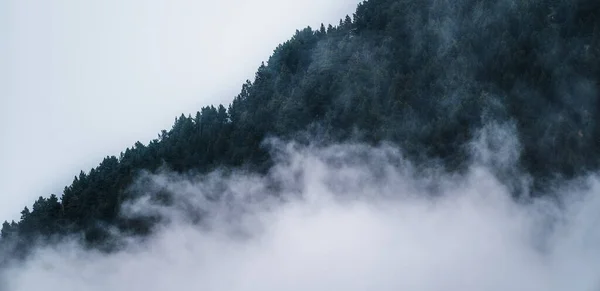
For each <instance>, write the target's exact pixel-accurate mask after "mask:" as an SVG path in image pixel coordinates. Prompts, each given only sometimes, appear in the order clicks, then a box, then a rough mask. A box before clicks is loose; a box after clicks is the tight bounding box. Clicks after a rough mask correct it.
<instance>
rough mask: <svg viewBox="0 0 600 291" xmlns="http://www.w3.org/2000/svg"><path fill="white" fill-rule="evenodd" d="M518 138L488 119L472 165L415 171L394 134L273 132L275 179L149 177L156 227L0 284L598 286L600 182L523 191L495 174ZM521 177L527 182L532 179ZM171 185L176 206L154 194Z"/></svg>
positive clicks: (146, 209) (45, 259) (143, 193)
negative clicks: (114, 247)
mask: <svg viewBox="0 0 600 291" xmlns="http://www.w3.org/2000/svg"><path fill="white" fill-rule="evenodd" d="M498 136H501V137H502V138H494V137H498ZM512 136H513V135H512V132H511V127H510V126H490V127H488V128H487V129H486V130H483V131H482V132H481V134H480V135H479V139H478V140H475V141H474V142H473V143H472V149H473V150H472V155H471V156H472V163H471V165H472V166H471V167H470V168H469V170H468V171H466V172H464V173H462V174H446V173H443V172H442V171H440V170H439V169H438V168H436V167H430V168H428V169H425V170H422V169H419V170H417V169H416V168H414V167H412V165H411V164H410V163H409V162H408V161H407V160H405V159H404V158H403V156H402V150H401V149H398V148H395V147H394V146H390V145H382V146H379V147H369V146H365V145H361V144H338V145H331V146H318V145H312V146H300V145H297V144H294V143H286V142H283V141H279V140H272V141H269V142H268V143H267V144H268V145H270V146H271V149H272V154H273V155H274V156H275V159H276V161H277V163H276V165H275V167H274V168H273V170H272V171H271V172H270V173H269V174H267V175H265V176H260V175H256V174H251V173H246V172H233V173H229V172H227V173H226V172H219V171H216V172H213V173H210V174H208V175H204V176H195V175H179V174H174V173H172V172H170V171H168V170H167V169H165V170H163V171H161V172H159V173H155V174H150V173H146V174H142V175H141V176H140V177H139V179H138V180H137V181H138V182H137V183H135V184H134V185H133V186H132V189H131V190H132V191H134V192H136V193H138V194H140V196H139V197H140V198H139V199H138V200H136V201H134V202H132V203H129V204H127V205H125V206H124V208H123V215H127V216H148V215H153V216H159V217H161V218H162V220H161V221H162V223H161V224H160V227H159V228H158V229H157V231H156V232H155V235H153V236H151V237H150V238H149V239H148V240H145V241H136V240H133V241H130V242H129V244H128V246H127V247H126V248H125V249H124V250H123V251H121V252H117V253H114V254H110V255H106V254H101V253H97V252H91V251H84V250H82V249H81V248H80V247H78V244H77V243H76V241H71V242H69V243H64V244H61V245H58V246H51V247H46V248H42V249H38V250H37V251H36V252H35V253H34V255H33V256H32V257H31V259H29V260H27V261H26V262H25V263H23V264H19V265H13V266H12V267H11V268H10V269H9V270H8V271H7V272H6V273H5V274H4V275H5V276H4V282H5V283H6V284H5V286H3V287H4V288H5V290H37V289H40V288H43V289H44V290H49V291H53V290H61V291H70V290H74V291H75V290H117V291H118V290H128V291H136V290H144V291H153V290H177V289H181V288H186V289H190V288H191V289H198V290H416V291H424V290H465V291H476V290H477V291H479V290H527V291H534V290H540V291H541V290H543V291H552V290H574V291H579V290H581V291H583V290H598V288H600V276H599V273H598V270H600V260H598V258H600V256H599V255H600V232H599V231H598V222H599V220H600V214H599V213H598V211H596V210H597V209H598V207H600V199H599V197H598V195H597V193H598V191H600V180H599V179H598V177H597V176H596V175H590V176H589V177H582V178H581V179H580V180H579V181H577V182H576V183H575V182H574V183H571V184H564V185H562V186H561V187H560V188H557V189H554V192H553V193H548V195H547V196H546V197H547V198H535V199H520V200H518V199H513V198H512V197H511V195H510V193H509V191H508V189H509V188H510V187H513V186H514V185H508V184H505V183H504V182H500V180H499V179H497V178H496V176H495V174H494V173H497V172H499V171H498V169H499V167H498V165H500V167H501V168H503V170H504V171H508V170H509V169H510V168H514V160H515V159H516V156H518V153H519V151H518V143H517V142H516V140H515V139H514V138H512ZM514 169H516V168H514ZM515 171H516V170H515ZM516 180H520V181H521V182H522V184H521V185H522V187H523V188H524V191H525V192H526V188H527V180H528V179H527V178H526V177H523V176H519V177H518V178H515V180H513V182H514V181H516ZM511 183H512V182H511ZM164 191H166V192H167V193H170V195H172V198H173V203H171V204H169V205H168V206H165V205H161V204H157V203H155V202H152V201H154V200H153V199H151V198H152V197H153V196H155V195H158V193H159V192H163V193H164ZM550 197H553V198H550ZM198 217H200V218H201V220H200V222H198V220H197V219H194V218H198ZM0 288H1V287H0Z"/></svg>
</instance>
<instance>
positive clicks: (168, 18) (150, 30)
mask: <svg viewBox="0 0 600 291" xmlns="http://www.w3.org/2000/svg"><path fill="white" fill-rule="evenodd" d="M358 2H359V1H358V0H328V1H320V0H302V1H298V0H252V1H250V0H219V1H184V0H177V1H174V0H169V1H155V0H130V1H120V0H104V1H61V0H55V1H45V0H19V1H1V2H0V220H4V219H17V218H18V217H19V212H20V210H22V208H23V207H24V206H25V205H28V206H31V204H32V203H33V200H34V199H35V198H36V197H38V196H40V195H42V196H48V195H49V194H51V193H55V194H57V195H59V196H60V195H61V194H62V189H63V187H64V186H66V185H68V184H70V182H71V181H72V179H73V176H74V175H76V174H78V173H79V171H80V170H82V169H83V170H85V171H88V170H89V169H90V168H91V167H94V166H96V165H97V164H98V163H99V162H100V161H101V160H102V158H103V157H104V156H106V155H118V154H119V152H120V151H122V150H124V149H125V148H126V147H128V146H131V145H132V144H133V143H134V142H135V141H138V140H139V141H142V142H143V143H147V142H148V141H149V140H151V139H153V138H155V137H156V136H157V134H158V132H159V131H160V130H161V129H168V128H169V127H170V126H171V125H172V122H173V120H174V118H175V116H177V115H179V114H181V113H186V114H187V113H193V112H195V111H197V110H198V109H200V107H201V106H204V105H209V104H213V103H214V104H217V103H226V104H228V103H229V101H230V100H232V98H233V96H234V95H236V94H237V93H238V92H239V89H240V88H241V84H242V82H243V81H244V80H246V79H251V78H252V77H253V75H254V72H255V70H256V68H257V67H258V65H259V64H260V62H261V61H266V60H267V59H268V57H269V55H270V54H271V53H272V51H273V49H274V48H275V47H276V46H277V44H279V43H281V42H283V41H285V40H287V39H288V38H289V37H291V36H292V35H293V33H294V31H295V30H296V29H299V28H302V27H305V26H307V25H311V26H312V27H313V28H317V27H318V25H319V24H320V23H321V22H323V23H325V24H327V23H337V21H338V20H339V19H340V18H341V17H343V16H345V15H346V14H350V15H351V14H352V12H354V9H355V8H356V4H357V3H358Z"/></svg>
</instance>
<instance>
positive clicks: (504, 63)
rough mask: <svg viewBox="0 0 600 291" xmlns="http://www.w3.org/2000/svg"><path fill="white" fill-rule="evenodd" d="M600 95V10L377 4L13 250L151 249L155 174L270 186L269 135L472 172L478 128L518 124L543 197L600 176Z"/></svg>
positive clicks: (562, 3) (332, 28) (407, 1)
mask: <svg viewBox="0 0 600 291" xmlns="http://www.w3.org/2000/svg"><path fill="white" fill-rule="evenodd" d="M599 81H600V2H598V1H596V0H537V1H533V0H531V1H529V0H528V1H512V0H499V1H483V0H369V1H364V2H362V3H360V4H359V5H358V7H357V9H356V12H355V13H354V14H353V15H352V16H346V17H344V18H342V19H341V20H340V22H339V23H338V24H336V25H327V26H326V25H321V27H319V28H316V29H314V28H311V27H307V28H304V29H302V30H298V31H296V33H295V34H294V35H293V36H292V37H291V39H289V40H288V41H286V42H285V43H283V44H281V45H279V46H278V47H277V48H276V49H275V50H274V51H273V53H272V55H271V56H270V58H269V59H268V61H267V62H266V63H263V64H261V65H260V66H259V67H258V70H257V72H256V75H255V78H254V80H253V81H250V80H248V81H247V82H246V83H245V84H243V85H242V87H241V91H240V93H239V94H238V95H237V96H235V98H234V99H233V101H232V102H231V104H229V105H228V106H224V105H218V106H216V107H215V106H207V107H204V108H201V110H200V111H198V112H197V113H196V114H195V116H185V115H181V116H180V117H177V118H176V119H175V122H174V124H173V126H172V128H171V129H170V130H162V131H161V132H160V134H159V135H158V137H157V138H156V139H154V140H152V141H150V142H149V143H148V144H143V143H141V142H136V143H135V144H134V145H133V146H132V147H131V148H127V149H126V150H125V151H124V152H122V153H120V155H119V156H110V157H106V158H105V159H104V160H103V161H102V162H101V163H100V164H99V165H98V166H97V167H96V168H94V169H91V170H90V171H88V172H84V171H82V172H81V173H79V175H77V176H75V178H74V180H73V183H72V184H71V185H68V186H66V187H65V188H64V191H63V193H61V194H60V195H55V194H52V195H49V196H48V195H46V194H44V195H46V196H45V197H44V196H41V197H39V199H38V200H37V201H35V203H33V206H32V208H31V209H30V208H29V207H25V208H24V209H23V210H22V211H21V219H20V221H18V222H14V221H13V222H4V224H3V225H2V231H1V240H0V245H3V246H4V247H5V248H8V246H9V245H10V246H11V247H16V250H19V251H21V253H24V252H25V250H27V249H28V246H29V245H30V242H32V241H34V239H38V238H43V239H44V240H53V239H59V238H60V237H63V236H65V235H68V234H78V233H81V234H82V235H83V237H84V241H86V242H88V243H89V244H90V245H91V246H107V245H110V242H111V236H110V234H109V233H108V232H107V231H106V230H105V229H106V226H112V227H115V228H117V229H119V230H120V231H122V232H123V233H130V234H136V235H143V234H146V233H148V232H150V231H151V230H152V222H151V221H147V220H136V219H133V218H124V217H121V216H119V209H120V205H122V203H123V202H124V201H127V200H128V199H131V198H132V196H133V195H135V194H134V193H130V192H129V191H127V189H128V186H129V185H131V184H132V183H133V181H134V180H135V178H136V175H137V174H138V173H139V172H140V171H141V170H147V171H150V172H153V171H157V170H158V169H160V168H161V167H168V168H169V169H170V170H173V171H176V172H179V173H190V172H193V173H206V172H208V171H211V170H214V169H216V168H217V167H219V168H245V169H248V170H250V171H256V172H264V171H267V170H268V169H269V166H270V165H271V159H270V156H269V151H268V150H267V149H266V148H265V147H264V146H262V142H263V141H264V140H265V138H267V137H270V136H276V137H280V138H283V139H294V140H299V141H300V142H303V141H309V140H319V141H320V142H322V143H331V142H339V141H348V140H353V141H361V142H367V143H371V144H377V143H380V142H384V141H385V142H392V143H394V144H396V145H398V146H399V147H401V148H402V149H403V150H404V151H405V153H406V155H407V157H408V158H409V159H411V160H412V161H414V162H415V163H417V164H424V163H426V162H427V161H436V163H439V164H441V165H443V167H445V169H446V170H447V171H460V170H461V169H462V168H463V167H464V166H465V165H466V163H468V159H467V156H468V149H467V147H466V146H465V145H466V143H467V142H468V141H470V140H471V139H472V138H473V137H474V134H475V132H476V131H477V130H478V129H479V128H481V127H482V126H483V125H484V124H486V123H487V122H490V121H500V122H504V121H508V122H514V124H515V127H516V129H517V135H518V138H519V141H520V143H521V145H522V149H521V150H522V155H521V157H520V159H519V167H520V168H521V169H522V171H523V172H525V173H528V174H529V175H531V176H532V177H533V178H534V185H535V189H543V188H544V185H546V184H547V183H549V181H553V180H555V179H569V178H573V177H576V176H578V175H580V174H583V173H586V172H589V171H593V170H596V169H598V166H599V161H600V160H599V157H600V146H599V144H598V143H599V141H600V123H598V122H597V121H598V116H600V115H599V113H600V112H599V110H600V104H599V103H598V94H599V91H598V85H599V83H598V82H599ZM540 192H541V191H540ZM13 195H17V193H14V194H13Z"/></svg>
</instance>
